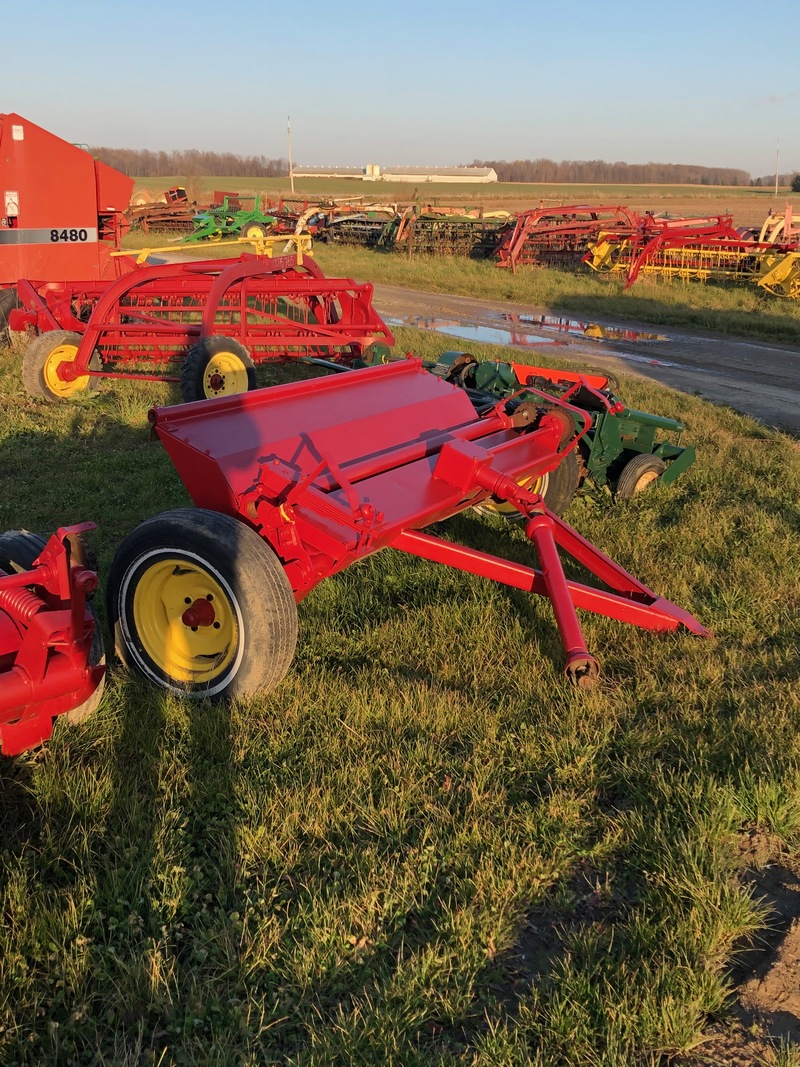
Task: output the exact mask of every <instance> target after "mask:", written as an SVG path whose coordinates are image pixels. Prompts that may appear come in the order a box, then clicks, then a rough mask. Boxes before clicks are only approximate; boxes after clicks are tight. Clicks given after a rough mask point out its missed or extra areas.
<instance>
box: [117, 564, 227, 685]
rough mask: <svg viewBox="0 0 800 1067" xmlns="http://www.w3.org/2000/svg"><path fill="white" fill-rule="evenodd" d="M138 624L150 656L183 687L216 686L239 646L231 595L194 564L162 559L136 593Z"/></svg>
mask: <svg viewBox="0 0 800 1067" xmlns="http://www.w3.org/2000/svg"><path fill="white" fill-rule="evenodd" d="M133 619H134V623H135V625H136V631H137V633H138V635H139V639H140V640H141V643H142V647H143V649H144V651H145V653H146V654H147V656H148V657H149V658H150V659H151V660H152V662H153V663H154V664H155V665H156V667H158V668H159V669H160V670H161V671H162V672H163V673H164V674H165V675H166V676H167V677H169V678H173V679H174V680H175V681H177V682H182V683H189V682H191V683H194V684H195V685H198V684H203V683H209V682H213V681H214V680H215V679H216V678H218V677H219V676H220V675H221V674H222V673H223V672H224V671H225V670H226V669H227V668H228V667H229V666H230V664H231V662H232V661H233V659H234V656H235V655H236V650H237V648H238V645H239V622H238V619H237V615H236V611H235V608H234V605H233V604H232V603H231V600H230V596H229V594H228V593H227V592H226V591H225V590H224V589H223V587H222V586H221V585H220V583H219V582H218V581H217V580H216V579H215V578H214V577H213V575H211V574H209V573H208V571H206V570H205V569H204V568H203V567H201V566H200V565H199V564H197V563H194V562H193V561H191V560H186V559H169V558H167V559H161V560H159V561H158V562H157V563H153V564H152V565H151V566H150V567H148V568H147V570H146V571H145V573H144V574H143V575H142V577H141V578H140V580H139V582H138V584H137V586H136V590H135V593H134V598H133Z"/></svg>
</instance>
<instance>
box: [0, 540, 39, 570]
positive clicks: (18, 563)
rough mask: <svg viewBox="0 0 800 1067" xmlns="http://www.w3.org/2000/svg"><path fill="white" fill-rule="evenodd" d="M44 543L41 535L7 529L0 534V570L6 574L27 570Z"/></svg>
mask: <svg viewBox="0 0 800 1067" xmlns="http://www.w3.org/2000/svg"><path fill="white" fill-rule="evenodd" d="M46 544H47V542H46V541H45V539H44V538H43V537H40V536H39V535H38V534H34V533H29V532H28V531H27V530H9V531H7V532H6V533H4V534H0V570H3V571H5V572H6V574H19V572H20V571H29V570H30V569H31V567H32V566H33V562H34V560H35V559H36V558H37V556H38V555H39V554H40V553H41V551H42V549H43V548H44V546H45V545H46Z"/></svg>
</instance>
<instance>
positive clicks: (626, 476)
mask: <svg viewBox="0 0 800 1067" xmlns="http://www.w3.org/2000/svg"><path fill="white" fill-rule="evenodd" d="M666 469H667V465H666V463H665V462H664V460H663V459H661V457H660V456H652V455H650V453H649V452H640V453H639V454H638V455H636V456H634V457H633V459H629V460H628V462H627V463H626V464H625V466H624V467H623V468H622V471H621V473H620V476H619V478H618V479H617V487H616V490H615V491H614V495H615V497H616V498H617V500H630V499H631V497H634V496H636V495H637V493H641V492H642V491H643V490H645V489H647V488H648V487H649V486H651V485H652V484H653V482H656V481H658V479H659V478H660V477H661V475H662V474H663V473H664V471H665V470H666Z"/></svg>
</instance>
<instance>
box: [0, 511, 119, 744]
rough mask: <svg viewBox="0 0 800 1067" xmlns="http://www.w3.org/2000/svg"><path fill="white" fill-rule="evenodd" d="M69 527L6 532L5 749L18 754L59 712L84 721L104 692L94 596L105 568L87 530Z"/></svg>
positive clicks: (0, 573)
mask: <svg viewBox="0 0 800 1067" xmlns="http://www.w3.org/2000/svg"><path fill="white" fill-rule="evenodd" d="M93 529H94V524H93V523H88V522H87V523H83V524H81V525H78V526H66V527H63V528H62V529H60V530H58V532H57V533H55V534H54V535H53V536H52V537H51V538H50V540H49V541H47V542H46V543H45V541H44V540H43V539H42V538H40V537H37V536H35V535H34V534H29V533H6V534H3V535H2V536H0V751H2V754H3V755H4V756H15V755H17V754H18V753H20V752H24V751H25V749H28V748H32V747H33V746H34V745H38V744H40V743H41V742H42V741H46V740H47V739H48V738H49V737H50V734H51V733H52V730H53V719H54V718H55V717H56V716H58V715H65V716H66V717H67V719H68V721H70V722H79V721H82V720H83V719H85V718H86V717H87V716H88V715H90V714H91V712H92V711H94V709H95V707H96V706H97V704H98V703H99V701H100V695H101V693H102V687H103V681H104V674H105V666H104V656H103V643H102V638H101V635H100V630H99V628H98V624H97V620H96V619H95V616H94V612H93V611H92V609H91V608H90V607H89V605H88V604H87V596H88V595H89V594H90V593H92V592H94V590H95V589H96V588H97V575H96V574H95V572H94V571H92V570H90V569H89V568H88V567H87V566H86V565H85V563H84V562H83V555H82V551H81V545H80V535H81V534H82V533H83V532H85V531H86V530H93Z"/></svg>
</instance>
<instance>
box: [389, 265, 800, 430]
mask: <svg viewBox="0 0 800 1067" xmlns="http://www.w3.org/2000/svg"><path fill="white" fill-rule="evenodd" d="M375 306H376V308H377V310H378V312H379V313H380V314H381V315H382V316H383V317H384V318H385V319H387V320H388V321H389V322H390V323H391V324H393V325H408V326H420V327H423V328H429V329H436V330H437V332H441V333H447V334H452V335H453V336H454V337H456V338H460V339H461V344H460V345H459V344H455V345H454V347H465V348H466V347H468V342H469V340H472V341H473V342H478V341H487V342H494V343H499V344H511V345H514V347H519V348H523V349H526V350H528V351H537V350H539V349H541V353H542V355H541V362H542V363H545V362H546V360H547V354H548V353H549V354H550V355H551V358H552V357H555V356H557V357H558V358H559V359H574V360H575V361H576V362H580V363H581V364H583V365H584V366H585V365H586V364H587V363H588V364H590V365H592V366H595V367H597V368H599V369H601V370H603V371H611V372H612V373H625V374H639V375H642V376H644V377H648V378H654V379H656V380H657V381H659V382H662V383H663V384H664V385H669V386H671V387H672V388H673V389H680V390H682V391H683V392H686V393H692V394H696V395H698V396H702V397H704V398H705V399H706V400H711V401H713V402H714V403H717V404H728V405H729V406H730V407H732V408H735V409H736V410H737V411H741V412H744V413H745V414H748V415H752V416H753V417H754V418H757V419H759V420H760V421H761V422H763V423H765V424H766V425H768V426H770V427H774V428H776V429H780V430H784V431H786V432H788V433H790V434H793V435H795V436H800V350H798V349H797V348H792V347H790V346H781V345H774V344H759V343H758V342H754V341H737V340H733V339H731V338H729V337H723V336H715V335H713V334H707V335H700V334H694V333H688V332H686V331H683V330H675V329H672V328H669V327H668V328H665V329H664V330H660V329H659V328H658V327H653V326H644V325H640V326H637V325H634V324H631V323H625V324H624V326H623V324H620V323H615V322H601V321H600V320H593V321H594V322H595V323H599V325H601V326H603V327H607V328H610V331H611V332H612V333H616V334H617V336H607V337H605V338H602V339H594V338H592V337H591V336H587V335H586V334H585V332H584V329H585V327H586V326H587V325H588V324H589V320H588V319H583V320H580V321H578V320H577V317H573V319H572V321H574V322H575V325H574V327H571V328H570V329H569V331H568V332H567V331H566V328H565V327H563V326H561V327H558V326H556V325H555V323H554V325H553V327H552V328H547V327H543V326H541V325H539V324H536V323H534V322H533V321H531V320H534V319H538V318H539V316H540V315H541V314H543V312H542V311H541V309H536V308H533V307H530V306H524V305H520V304H506V303H502V304H495V303H492V302H491V301H488V300H476V299H473V298H471V297H463V296H450V295H447V294H441V293H422V292H416V291H414V290H411V289H401V288H399V287H396V286H389V285H376V286H375ZM565 318H566V317H565ZM526 320H527V321H526ZM556 321H557V320H556ZM562 321H564V320H562ZM636 332H640V333H645V334H650V335H651V337H652V335H653V334H658V335H659V336H658V339H656V340H654V339H646V338H642V337H640V338H635V337H633V336H631V335H632V334H635V333H636ZM554 341H557V342H558V346H557V347H551V346H552V344H553V342H554ZM547 342H549V344H548V343H547Z"/></svg>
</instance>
